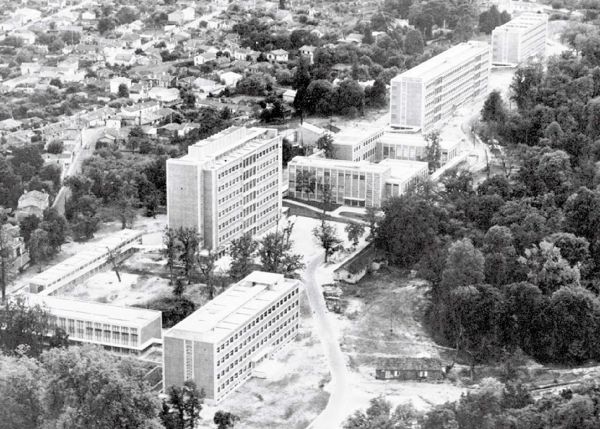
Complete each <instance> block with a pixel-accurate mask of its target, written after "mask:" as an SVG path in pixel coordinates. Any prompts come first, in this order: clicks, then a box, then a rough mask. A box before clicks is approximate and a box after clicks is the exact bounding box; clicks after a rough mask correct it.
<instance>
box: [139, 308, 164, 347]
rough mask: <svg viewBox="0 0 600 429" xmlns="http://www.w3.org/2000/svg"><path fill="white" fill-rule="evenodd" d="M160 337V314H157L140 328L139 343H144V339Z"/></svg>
mask: <svg viewBox="0 0 600 429" xmlns="http://www.w3.org/2000/svg"><path fill="white" fill-rule="evenodd" d="M161 337H162V315H158V317H157V318H156V319H154V320H153V321H152V322H151V323H149V324H148V325H146V326H144V327H143V328H142V329H141V330H140V334H139V340H140V344H144V343H145V342H146V341H148V340H151V339H152V338H157V339H160V338H161Z"/></svg>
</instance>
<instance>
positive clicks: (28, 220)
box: [19, 214, 41, 246]
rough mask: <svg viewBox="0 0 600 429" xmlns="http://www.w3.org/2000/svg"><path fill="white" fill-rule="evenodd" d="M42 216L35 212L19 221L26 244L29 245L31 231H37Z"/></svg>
mask: <svg viewBox="0 0 600 429" xmlns="http://www.w3.org/2000/svg"><path fill="white" fill-rule="evenodd" d="M40 222H41V220H40V218H39V217H37V216H36V215H34V214H31V215H29V216H27V217H24V218H23V219H21V222H19V230H20V232H21V237H23V241H24V242H25V245H26V246H29V239H30V238H31V233H32V232H33V231H35V230H36V229H37V228H38V226H39V225H40Z"/></svg>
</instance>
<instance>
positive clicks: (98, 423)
mask: <svg viewBox="0 0 600 429" xmlns="http://www.w3.org/2000/svg"><path fill="white" fill-rule="evenodd" d="M41 367H42V368H43V370H44V372H45V374H46V375H45V376H44V377H43V380H44V386H45V389H44V394H45V398H46V399H45V401H46V403H47V407H46V409H47V412H46V416H45V419H44V420H45V422H46V425H47V427H56V428H58V427H63V428H66V427H68V428H72V429H89V428H101V427H102V428H115V429H117V428H118V429H126V428H127V429H159V427H160V422H159V420H158V419H157V417H156V415H157V411H158V400H157V399H156V395H155V394H154V393H153V392H152V391H151V390H150V388H149V386H148V384H147V382H146V381H145V379H144V375H145V374H146V372H147V369H145V367H144V366H143V365H142V364H141V363H140V362H139V361H137V360H135V359H133V358H128V357H121V358H117V357H115V356H113V355H111V354H110V353H107V352H105V351H103V350H101V349H99V348H95V347H91V346H84V347H70V348H68V349H52V350H50V351H48V352H45V353H44V354H43V355H42V356H41Z"/></svg>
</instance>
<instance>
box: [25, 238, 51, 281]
mask: <svg viewBox="0 0 600 429" xmlns="http://www.w3.org/2000/svg"><path fill="white" fill-rule="evenodd" d="M51 249H52V248H51V246H50V239H49V237H48V232H47V231H45V230H43V229H41V228H37V229H36V230H35V231H33V232H32V233H31V237H30V239H29V256H30V257H31V260H32V262H33V263H37V264H38V266H39V267H40V271H41V269H42V264H43V263H44V262H46V260H47V259H48V257H49V256H50V255H51Z"/></svg>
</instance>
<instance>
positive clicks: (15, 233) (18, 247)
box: [1, 223, 29, 271]
mask: <svg viewBox="0 0 600 429" xmlns="http://www.w3.org/2000/svg"><path fill="white" fill-rule="evenodd" d="M1 228H2V231H1V233H2V235H4V237H6V238H7V239H8V240H7V243H6V244H7V246H6V248H7V249H6V250H7V257H8V260H9V261H10V264H11V268H12V271H21V270H22V269H23V268H24V267H25V266H26V265H27V264H28V263H29V252H28V251H27V248H26V247H25V241H24V240H23V237H21V232H20V228H19V226H18V225H10V224H8V223H7V224H4V225H2V227H1Z"/></svg>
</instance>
